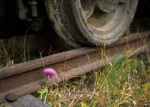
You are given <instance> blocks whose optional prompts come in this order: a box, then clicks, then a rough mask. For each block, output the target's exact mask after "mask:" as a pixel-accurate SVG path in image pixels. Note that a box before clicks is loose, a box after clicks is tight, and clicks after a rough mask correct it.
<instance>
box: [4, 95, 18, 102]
mask: <svg viewBox="0 0 150 107" xmlns="http://www.w3.org/2000/svg"><path fill="white" fill-rule="evenodd" d="M6 100H7V101H8V102H14V101H16V100H17V96H16V95H15V94H8V95H7V96H6Z"/></svg>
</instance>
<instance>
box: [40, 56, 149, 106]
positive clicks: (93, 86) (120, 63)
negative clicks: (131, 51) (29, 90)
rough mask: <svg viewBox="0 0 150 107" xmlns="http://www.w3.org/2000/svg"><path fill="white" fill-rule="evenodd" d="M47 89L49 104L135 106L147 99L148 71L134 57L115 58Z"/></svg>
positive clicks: (144, 102)
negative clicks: (84, 73) (106, 63)
mask: <svg viewBox="0 0 150 107" xmlns="http://www.w3.org/2000/svg"><path fill="white" fill-rule="evenodd" d="M47 92H48V93H47V96H45V97H47V103H48V104H49V105H52V106H53V107H100V106H102V107H104V106H110V107H119V106H121V107H133V106H138V107H139V106H143V105H144V104H145V105H146V104H147V103H148V102H149V101H150V70H149V69H146V68H145V65H144V63H143V62H142V61H141V60H139V59H137V58H129V59H117V60H115V61H113V62H112V63H111V64H108V65H107V66H105V67H104V68H102V69H99V70H96V71H95V72H93V73H89V74H87V75H84V76H82V77H77V78H74V79H72V80H69V81H66V82H64V83H62V84H61V85H59V86H57V85H55V86H52V87H49V89H48V91H47ZM43 98H44V96H43Z"/></svg>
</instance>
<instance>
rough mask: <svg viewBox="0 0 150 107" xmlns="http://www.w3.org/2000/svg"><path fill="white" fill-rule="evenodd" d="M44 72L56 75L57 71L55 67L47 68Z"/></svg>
mask: <svg viewBox="0 0 150 107" xmlns="http://www.w3.org/2000/svg"><path fill="white" fill-rule="evenodd" d="M43 72H44V74H45V75H48V76H56V71H55V70H54V69H53V68H46V69H44V71H43Z"/></svg>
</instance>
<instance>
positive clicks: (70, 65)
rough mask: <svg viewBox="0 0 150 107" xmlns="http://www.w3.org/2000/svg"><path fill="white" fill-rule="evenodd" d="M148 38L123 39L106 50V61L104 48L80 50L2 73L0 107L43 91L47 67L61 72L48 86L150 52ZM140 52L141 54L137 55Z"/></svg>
mask: <svg viewBox="0 0 150 107" xmlns="http://www.w3.org/2000/svg"><path fill="white" fill-rule="evenodd" d="M149 36H150V34H149V33H142V34H138V35H137V36H133V35H132V37H131V36H129V37H125V38H123V39H122V40H121V41H119V42H118V45H115V47H111V48H108V49H106V53H107V58H104V57H103V55H102V54H103V52H101V51H100V50H102V48H99V49H92V48H91V49H88V48H81V49H76V50H73V51H68V52H64V53H59V54H56V55H52V56H48V57H44V58H41V59H37V60H33V61H29V62H25V63H21V64H17V65H14V66H11V67H6V68H3V69H0V70H1V71H0V78H1V79H0V103H2V102H3V101H5V99H7V97H8V96H11V98H12V95H13V96H14V97H15V98H18V97H21V96H24V95H26V94H29V93H32V92H34V91H36V90H37V89H40V88H42V87H43V86H44V85H45V82H46V80H47V77H46V76H45V75H44V74H43V69H44V67H53V68H54V69H56V70H57V72H58V74H57V76H56V77H54V78H52V79H51V80H49V81H48V83H49V85H52V84H53V83H59V82H62V81H64V80H66V79H70V78H73V77H76V76H79V75H82V74H85V73H87V72H90V71H92V70H94V69H97V68H99V67H102V66H104V65H105V64H106V63H109V62H111V61H112V60H113V59H115V58H117V57H123V56H126V55H129V54H132V53H134V54H135V53H140V52H142V51H144V50H146V49H147V50H149V48H147V47H148V46H147V47H146V45H145V44H146V43H147V41H148V40H149V38H150V37H149ZM140 38H142V39H140ZM142 46H143V47H142ZM141 47H142V48H141ZM137 48H141V50H138V51H136V50H137ZM106 59H107V60H106ZM5 72H6V73H5Z"/></svg>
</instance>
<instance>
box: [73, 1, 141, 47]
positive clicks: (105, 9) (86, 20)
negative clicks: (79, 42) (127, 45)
mask: <svg viewBox="0 0 150 107" xmlns="http://www.w3.org/2000/svg"><path fill="white" fill-rule="evenodd" d="M75 1H76V2H75V5H74V7H76V8H74V12H75V13H77V15H76V16H78V17H76V16H75V18H76V19H78V20H76V21H77V24H78V27H79V28H80V29H82V31H85V32H88V33H89V34H91V35H93V36H95V38H91V40H90V42H92V41H93V43H94V44H95V43H96V42H97V43H96V44H99V36H100V38H101V40H106V39H107V40H108V39H111V38H114V37H115V36H116V35H111V31H115V29H116V28H117V27H119V26H121V24H122V25H123V24H124V25H126V26H129V25H130V23H131V21H130V22H125V21H123V20H126V19H127V18H129V17H124V15H125V14H129V15H127V16H130V18H133V16H134V14H133V13H132V14H133V15H132V14H130V12H129V13H127V12H128V10H127V9H129V7H134V6H133V4H134V5H135V7H136V5H137V2H138V0H75ZM131 10H132V11H135V10H136V8H135V9H134V8H132V9H131ZM118 15H120V17H118ZM82 31H81V32H82ZM85 32H82V34H83V35H84V36H85V37H87V36H88V34H87V33H85ZM115 32H117V31H115ZM118 35H122V34H121V32H119V31H118ZM87 38H89V37H87ZM118 38H119V36H118ZM118 38H116V40H117V39H118ZM114 42H115V40H114ZM101 43H102V42H101ZM101 43H100V44H99V45H102V44H101ZM106 44H107V43H106ZM108 45H109V43H108Z"/></svg>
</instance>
